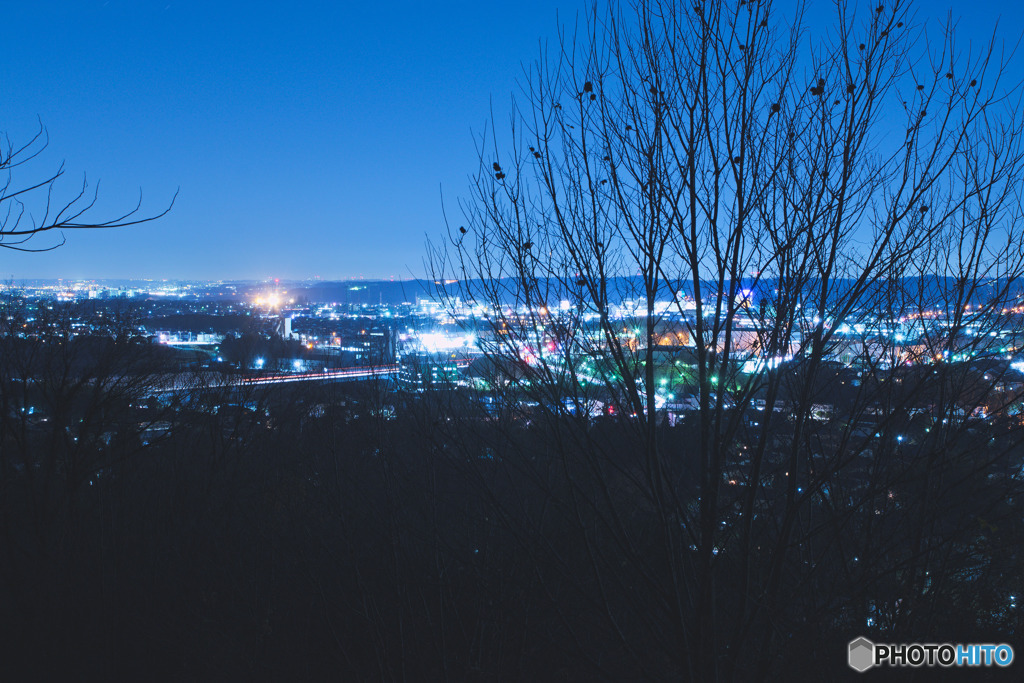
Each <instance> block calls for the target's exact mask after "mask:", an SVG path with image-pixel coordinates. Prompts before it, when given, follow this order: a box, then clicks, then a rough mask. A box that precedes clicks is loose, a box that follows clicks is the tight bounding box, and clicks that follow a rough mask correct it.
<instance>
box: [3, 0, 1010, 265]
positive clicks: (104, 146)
mask: <svg viewBox="0 0 1024 683" xmlns="http://www.w3.org/2000/svg"><path fill="white" fill-rule="evenodd" d="M811 4H812V6H815V5H816V6H815V7H813V9H814V12H815V13H816V14H821V13H823V12H827V9H828V7H830V6H831V3H826V2H816V0H811ZM585 5H586V3H585V2H583V1H581V0H566V1H564V2H562V1H560V2H543V1H539V0H519V1H518V2H514V3H513V2H481V1H477V2H464V1H458V2H433V3H428V2H383V3H379V4H374V3H365V2H359V3H355V2H346V1H344V0H337V1H335V2H301V1H300V2H292V3H269V2H247V3H242V2H215V1H208V2H179V1H176V0H161V1H160V2H150V1H148V0H106V1H104V0H79V1H77V2H45V1H40V2H19V3H8V6H6V7H5V8H4V23H5V31H4V36H3V40H0V87H2V89H3V97H2V98H0V131H4V132H6V133H7V135H8V136H9V137H10V138H11V141H12V142H13V143H15V144H17V143H18V142H20V141H24V140H26V139H27V138H28V137H30V136H31V135H32V134H33V132H34V130H35V128H36V127H37V126H38V119H42V122H43V124H44V125H45V126H46V128H47V131H48V134H49V140H50V145H49V148H48V149H47V150H46V152H45V153H44V154H43V155H42V157H41V158H40V159H38V160H37V161H35V162H33V165H32V166H30V167H28V168H25V169H23V170H19V174H20V175H19V176H16V178H17V177H21V178H23V179H25V180H31V179H38V178H39V177H41V176H42V174H43V173H46V172H47V171H52V170H54V169H56V168H57V167H58V166H59V165H60V164H61V162H62V161H63V162H64V163H65V168H66V176H65V178H64V180H63V185H62V187H63V190H64V195H65V196H66V195H67V193H69V192H72V191H73V190H75V189H76V187H77V184H78V183H80V181H81V178H82V175H83V174H87V176H88V179H89V182H90V184H93V183H95V182H96V181H97V180H101V183H100V188H99V189H100V202H99V205H98V207H97V208H98V212H97V214H96V215H97V216H106V217H110V216H112V215H113V214H114V213H115V212H117V211H118V210H121V209H128V208H131V207H132V206H134V204H135V202H136V201H137V199H138V192H139V188H140V187H141V189H142V191H143V210H144V211H147V212H150V213H153V212H159V211H160V210H162V209H163V208H164V207H166V204H167V203H168V202H169V201H170V199H171V197H172V196H173V195H174V193H175V191H176V190H178V189H179V188H180V194H179V197H178V200H177V203H176V204H175V206H174V208H173V210H172V212H171V213H170V214H169V215H168V216H166V217H164V218H162V219H160V220H159V221H157V222H154V223H150V224H146V225H143V226H138V227H134V228H129V229H121V230H110V231H102V232H101V231H80V232H73V233H68V234H67V244H66V245H64V246H63V247H61V248H60V249H57V250H55V251H52V252H48V253H44V254H24V253H17V252H11V251H9V250H0V277H2V278H5V279H6V278H9V277H13V278H15V279H16V280H20V279H25V278H35V277H46V278H50V277H66V278H104V277H108V278H189V279H261V278H267V277H280V278H295V279H304V278H312V277H317V276H319V277H321V278H324V279H341V278H348V277H359V276H363V277H367V278H387V277H409V276H410V274H415V275H420V274H422V272H423V265H422V261H423V255H424V253H425V247H424V243H425V239H426V235H428V234H430V235H438V234H440V233H441V232H442V231H443V229H444V226H443V217H442V212H441V199H440V192H441V189H442V188H443V190H444V195H445V199H446V204H447V205H448V207H449V210H451V209H452V207H453V205H454V199H455V198H456V197H457V196H458V195H460V194H465V193H466V188H467V185H468V176H469V175H470V174H471V173H472V172H473V171H475V169H476V163H477V162H476V152H475V146H474V137H473V134H474V131H481V130H482V129H483V128H484V126H485V124H486V122H487V120H488V117H489V115H490V111H491V107H492V102H493V107H494V111H495V113H496V114H497V116H498V118H499V122H500V121H504V120H506V119H507V111H508V102H509V97H510V94H511V93H512V92H513V91H514V90H515V88H516V79H517V78H518V77H520V75H521V74H522V65H523V64H524V63H526V62H529V61H531V60H532V59H534V58H535V57H536V56H537V54H538V49H539V41H541V40H549V41H553V40H554V38H555V37H556V36H557V30H556V28H557V21H556V19H557V18H560V19H561V20H562V21H563V22H565V21H570V22H571V21H573V20H574V18H575V16H576V14H577V12H579V11H580V10H581V9H582V8H583V7H584V6H585ZM949 9H952V11H953V13H954V14H955V15H957V16H961V17H962V27H961V28H962V30H963V31H964V35H965V36H966V37H968V38H971V39H974V40H980V39H984V38H986V37H987V35H988V34H989V33H990V32H991V29H992V27H993V25H994V22H995V21H996V19H997V18H999V17H1000V16H1002V24H1001V25H1002V29H1003V30H1001V31H1000V35H1001V36H1005V37H1006V38H1007V39H1010V40H1011V42H1012V41H1013V40H1016V38H1017V37H1018V36H1019V34H1020V31H1021V20H1022V19H1024V9H1022V8H1021V6H1020V5H1019V4H1018V3H1017V2H1009V1H1005V2H1003V1H996V0H974V1H968V0H935V1H934V2H929V3H924V2H921V3H918V11H919V12H920V14H921V16H922V17H924V16H927V17H929V18H941V17H942V16H944V14H945V12H946V11H947V10H949ZM824 16H825V17H826V18H827V13H826V14H825V15H824ZM1019 59H1021V60H1024V55H1022V56H1021V57H1020V58H1019ZM30 208H31V207H30ZM50 243H52V242H49V243H47V242H45V241H43V240H40V241H39V242H37V243H36V246H46V245H47V244H50Z"/></svg>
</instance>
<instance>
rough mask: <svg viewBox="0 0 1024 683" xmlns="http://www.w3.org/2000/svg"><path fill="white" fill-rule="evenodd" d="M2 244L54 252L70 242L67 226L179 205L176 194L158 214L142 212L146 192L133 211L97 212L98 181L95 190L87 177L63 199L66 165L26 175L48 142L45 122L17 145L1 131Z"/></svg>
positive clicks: (141, 218)
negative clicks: (40, 238)
mask: <svg viewBox="0 0 1024 683" xmlns="http://www.w3.org/2000/svg"><path fill="white" fill-rule="evenodd" d="M0 137H2V138H3V139H2V141H0V183H2V184H0V247H3V248H5V249H13V250H15V251H50V250H52V249H56V248H57V247H59V246H61V245H63V244H64V242H65V237H64V234H63V232H64V231H65V230H83V229H99V228H124V227H128V226H132V225H139V224H141V223H148V222H149V221H153V220H156V219H157V218H161V217H162V216H165V215H167V213H168V212H169V211H170V210H171V208H172V207H173V206H174V200H175V199H176V198H177V193H175V195H174V197H173V198H172V199H171V201H170V203H169V204H168V205H167V208H166V209H164V210H163V211H161V212H160V213H157V214H153V215H141V214H140V211H141V210H142V195H141V193H140V195H139V201H138V202H137V203H136V205H135V207H134V208H132V209H131V210H129V211H127V212H125V213H123V214H121V215H118V216H115V217H113V218H96V217H94V215H93V214H94V211H93V209H94V207H95V205H96V200H97V199H98V196H99V195H98V189H99V188H98V186H97V187H96V188H94V189H93V190H92V191H91V192H90V191H89V184H88V182H87V181H86V179H85V178H83V179H82V184H81V186H79V188H78V189H77V190H76V191H73V192H72V194H71V195H70V197H69V198H65V199H61V198H60V195H59V191H60V188H59V182H58V181H59V180H60V178H61V177H62V176H63V175H64V166H63V164H62V165H61V166H60V167H59V168H58V169H57V170H56V171H54V172H44V173H42V174H35V175H34V177H30V179H29V180H27V181H25V180H21V179H20V176H21V174H22V173H24V172H25V171H27V170H28V168H26V167H30V165H31V162H33V161H34V160H36V158H37V157H38V156H39V155H40V154H42V153H43V151H44V150H45V149H46V147H47V142H48V138H47V134H46V129H45V128H44V127H43V125H42V123H41V122H40V124H39V130H38V131H37V132H36V133H35V135H33V136H32V137H31V138H29V139H28V140H27V141H26V142H24V143H22V144H14V143H13V142H12V141H11V139H10V137H8V136H6V135H2V136H0ZM53 231H55V232H56V233H58V234H60V241H59V242H56V243H54V244H50V245H48V246H43V247H36V246H33V245H29V244H28V242H29V240H31V239H32V238H33V237H36V236H37V235H40V234H43V233H48V232H53Z"/></svg>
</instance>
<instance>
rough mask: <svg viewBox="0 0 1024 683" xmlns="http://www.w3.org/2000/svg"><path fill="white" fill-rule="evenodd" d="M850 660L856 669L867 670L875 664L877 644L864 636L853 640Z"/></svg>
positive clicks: (852, 667) (851, 665)
mask: <svg viewBox="0 0 1024 683" xmlns="http://www.w3.org/2000/svg"><path fill="white" fill-rule="evenodd" d="M848 661H849V664H850V668H851V669H853V670H854V671H860V672H864V671H867V670H868V669H870V668H871V667H872V666H874V665H875V644H874V643H872V642H871V641H870V640H868V639H867V638H865V637H863V636H861V637H860V638H857V639H856V640H851V641H850V648H849V660H848Z"/></svg>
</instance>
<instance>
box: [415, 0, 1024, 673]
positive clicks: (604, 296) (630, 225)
mask: <svg viewBox="0 0 1024 683" xmlns="http://www.w3.org/2000/svg"><path fill="white" fill-rule="evenodd" d="M934 35H935V34H934V33H926V32H925V27H924V25H923V24H918V23H917V21H916V16H915V15H914V14H913V13H912V12H911V10H910V6H909V3H907V2H899V1H898V2H894V3H887V4H885V5H883V6H881V7H880V8H879V11H864V10H863V8H859V7H855V6H853V5H850V4H848V3H845V2H839V3H837V5H836V10H835V23H834V25H833V26H832V27H831V28H830V29H828V30H824V31H823V30H822V29H820V28H818V27H810V26H806V25H805V24H804V23H803V16H802V13H801V12H800V11H799V10H797V11H794V13H793V15H792V16H782V13H781V11H780V10H779V9H778V8H776V7H775V4H774V3H772V2H739V3H725V2H717V1H711V2H698V3H677V2H671V1H669V0H666V1H661V0H650V1H642V2H637V3H635V4H634V5H631V9H630V10H620V9H619V8H618V7H617V6H615V5H612V7H611V8H610V9H609V10H608V11H607V12H602V11H598V10H595V11H594V12H593V13H592V14H591V16H590V18H589V21H588V22H587V23H586V26H585V27H584V28H582V29H580V30H579V31H577V33H575V34H565V35H563V37H562V39H561V41H560V44H559V46H558V48H557V50H556V51H555V53H554V55H553V56H550V55H548V54H546V53H545V54H542V56H541V58H540V59H539V60H538V61H537V62H536V63H535V64H534V65H533V67H532V68H531V69H530V70H529V71H528V74H527V78H526V81H525V83H524V84H523V97H522V98H521V99H518V100H516V101H515V103H514V115H513V117H512V123H511V126H510V131H509V135H508V136H507V139H508V143H507V144H500V143H499V142H498V140H499V136H498V134H497V131H496V129H494V128H492V129H491V136H490V137H489V139H483V140H481V144H480V171H479V173H478V174H477V175H476V177H475V180H474V182H473V184H472V186H471V194H470V196H469V197H468V198H467V199H465V200H464V201H463V202H462V204H461V208H462V212H463V214H464V227H465V229H461V228H460V229H459V230H458V231H457V232H456V231H455V230H452V231H450V234H449V236H448V239H447V241H445V242H442V243H441V244H435V245H432V248H431V256H430V265H431V268H432V271H433V272H432V275H433V279H434V280H435V281H436V282H438V283H442V284H439V285H438V291H439V294H440V296H442V297H444V298H445V300H446V301H448V302H449V304H450V305H451V306H452V308H453V309H456V308H458V309H459V310H460V312H461V311H465V310H475V311H477V312H478V313H477V315H476V316H475V317H474V318H473V319H471V322H470V324H471V325H474V326H476V327H478V328H479V329H481V330H482V331H483V332H482V333H481V344H482V347H483V350H484V353H485V354H486V355H487V356H489V357H490V358H491V359H492V360H493V361H495V362H494V363H493V367H495V368H503V367H505V368H507V367H515V368H517V372H515V373H508V374H507V376H506V377H504V378H502V379H501V380H500V381H496V382H494V383H493V392H494V393H496V394H502V393H504V394H507V395H508V396H507V398H506V399H504V401H503V403H504V404H506V405H509V404H510V405H519V406H522V412H523V414H524V416H525V417H524V419H527V420H528V421H529V422H530V424H531V430H532V432H533V435H534V437H535V438H540V437H543V439H542V441H543V443H544V444H545V446H544V447H543V448H542V449H541V451H542V452H543V454H544V457H545V458H547V459H549V460H545V461H544V462H538V458H539V457H540V456H539V455H531V456H530V457H527V456H526V454H525V453H523V452H513V453H510V454H508V455H507V456H506V457H504V458H502V459H501V461H500V463H499V465H498V466H499V467H503V468H507V469H509V470H513V469H515V470H518V471H520V472H528V473H529V476H524V479H523V481H522V483H523V486H524V491H525V490H530V489H531V488H532V490H533V492H534V493H535V494H536V495H542V494H543V495H547V496H549V497H550V500H551V501H552V505H553V506H555V507H556V508H557V509H558V510H559V514H560V515H562V516H563V522H562V524H564V525H565V526H564V528H562V529H561V530H560V531H558V532H557V533H561V534H564V536H559V537H558V540H556V537H555V536H553V535H552V534H554V533H556V532H555V530H554V529H550V528H546V527H545V524H544V523H542V522H541V520H540V519H537V520H534V521H533V522H532V523H536V524H537V525H538V526H536V527H535V528H534V529H533V531H534V532H535V533H532V534H530V533H526V532H525V531H524V529H523V528H522V527H519V528H517V529H516V531H518V532H521V534H520V535H519V538H520V539H521V542H522V544H523V545H522V547H523V550H524V552H529V553H531V554H532V555H533V556H534V557H535V558H536V561H537V563H538V566H543V567H545V568H547V570H550V572H551V573H550V574H548V576H546V577H545V578H544V582H545V583H546V584H547V585H548V586H549V587H550V586H555V585H557V586H559V590H560V591H561V596H562V598H553V602H552V605H553V607H554V608H555V609H562V610H564V611H567V612H573V610H572V609H568V608H566V605H567V604H569V603H570V602H572V598H570V597H569V596H573V595H574V596H576V598H577V599H578V601H579V603H578V604H579V605H589V607H588V609H589V610H591V611H589V612H587V614H588V618H585V619H580V618H579V613H575V614H574V616H572V617H570V618H567V628H570V627H571V628H576V629H578V631H577V632H575V633H573V636H572V638H571V639H570V641H571V642H574V643H575V644H576V649H577V651H578V653H579V654H580V655H582V656H583V657H584V658H585V659H589V660H590V661H592V662H594V663H596V662H597V661H601V662H603V663H604V664H607V663H608V662H610V661H613V660H615V658H616V657H619V658H620V659H619V661H618V665H619V666H621V667H622V668H621V669H620V671H621V672H622V673H623V674H625V672H628V671H643V672H645V674H646V675H648V676H649V677H652V678H659V679H660V678H665V677H678V676H683V677H686V678H689V679H692V680H718V679H728V680H731V679H737V678H739V679H748V678H752V677H756V678H764V677H766V676H769V675H771V674H773V673H774V674H777V673H778V672H779V671H780V668H781V669H784V668H785V667H787V666H789V665H790V663H791V662H790V661H787V660H786V659H785V656H786V653H787V652H792V650H791V649H789V650H788V649H787V648H791V647H792V645H793V644H794V643H798V642H799V643H801V645H802V646H803V647H804V649H802V650H801V652H807V651H813V652H825V651H826V650H825V648H828V647H834V646H836V645H837V644H842V643H845V642H846V641H847V640H849V639H852V638H853V637H855V636H856V635H857V634H860V633H863V632H877V631H881V632H882V633H884V634H885V635H884V636H882V637H888V638H892V637H895V635H897V634H898V635H904V636H905V635H908V634H913V635H917V636H920V637H925V636H926V635H927V629H928V627H929V626H932V625H934V624H936V623H937V619H938V616H939V614H940V613H941V608H940V605H942V604H943V600H944V599H947V598H948V599H952V597H951V596H953V595H954V594H960V593H958V592H962V591H966V590H968V589H967V586H969V585H971V583H970V582H971V581H972V580H974V579H973V578H965V577H975V578H976V577H977V576H980V575H981V573H982V570H981V569H979V568H978V567H980V566H982V565H984V563H985V562H996V553H995V552H992V553H988V554H985V555H984V558H985V559H983V557H982V555H981V554H980V553H979V551H978V550H977V548H978V543H979V542H980V539H981V538H982V537H983V536H984V533H983V532H982V530H980V529H979V527H978V525H977V523H976V522H975V523H974V524H971V523H969V522H967V521H965V520H966V519H968V518H969V516H970V515H971V514H972V513H975V514H977V515H978V516H980V517H982V518H985V519H987V517H986V516H985V514H986V513H982V512H981V510H982V509H985V510H988V511H989V512H988V513H987V514H1000V515H1001V519H1009V517H1006V516H1005V515H1003V513H1005V512H1007V510H1008V508H1007V507H1006V505H1007V502H1008V501H1012V500H1013V498H1012V495H1011V494H1012V491H1010V489H1012V490H1013V491H1016V490H1017V489H1018V488H1019V485H1020V479H1019V477H1012V478H1010V479H1009V480H1004V483H1005V486H1003V487H995V486H988V485H986V482H989V481H991V480H992V479H991V477H993V476H994V475H995V473H996V471H998V470H999V469H1000V468H1003V467H1006V466H1008V465H1010V466H1011V467H1012V464H1011V463H1019V460H1020V457H1021V454H1020V449H1019V447H1018V445H1017V440H1016V439H1017V438H1018V437H1017V436H1016V435H1017V433H1018V427H1019V420H1016V419H1013V418H1012V417H1011V413H1012V412H1013V411H1012V405H1013V403H1014V401H1015V400H1016V397H1015V395H1013V394H1012V393H1010V392H1007V391H1005V390H1003V389H1001V388H1000V387H1001V386H1002V385H1001V384H1000V382H1005V380H1006V378H1007V377H1008V376H1011V375H1014V374H1015V371H1014V370H1012V369H1011V368H1010V366H1009V359H1010V358H1009V357H1010V356H1011V355H1012V352H1013V350H1014V349H1015V348H1016V344H1017V342H1016V340H1018V339H1019V338H1020V336H1019V333H1020V322H1021V317H1020V313H1021V309H1020V304H1021V300H1020V292H1021V289H1020V284H1021V276H1022V275H1024V234H1022V227H1024V226H1022V223H1021V220H1020V219H1021V215H1020V201H1019V200H1020V193H1021V188H1022V178H1024V176H1022V171H1024V154H1022V151H1024V150H1022V147H1021V137H1020V135H1021V132H1022V130H1021V125H1022V120H1021V115H1020V109H1019V107H1018V106H1017V100H1016V99H1015V98H1016V97H1018V96H1019V91H1018V90H1015V89H1014V87H1013V86H1014V84H1010V85H1007V84H1005V83H1004V81H1005V79H1006V66H1007V62H1006V60H1005V58H1003V59H1002V61H1001V60H1000V58H999V57H998V53H997V51H996V50H995V42H994V40H993V42H992V43H991V44H990V45H989V46H987V49H986V50H983V51H982V52H981V53H980V54H979V53H976V52H974V53H972V52H969V51H965V50H964V49H963V48H962V46H961V45H960V43H959V42H958V41H957V40H956V32H955V30H954V26H953V24H952V23H947V24H946V25H944V26H943V27H941V30H940V31H939V32H938V35H939V38H938V40H935V39H934V38H933V37H932V36H934ZM479 311H483V313H482V314H481V313H479ZM666 325H668V326H673V325H674V326H676V327H678V328H679V331H678V334H677V335H676V339H677V340H681V339H687V340H689V341H688V342H682V343H680V342H679V341H675V342H673V341H671V340H669V342H668V343H665V342H664V341H663V340H664V338H665V335H664V328H665V326H666ZM671 347H682V348H680V349H679V350H680V351H685V352H686V353H685V356H686V357H685V358H683V357H682V356H681V355H680V356H679V357H677V358H675V359H674V360H671V363H678V364H679V367H680V368H682V369H684V370H685V373H683V372H682V371H681V370H676V371H675V373H676V374H673V372H672V371H670V368H669V367H667V366H668V364H669V363H668V362H667V361H666V358H667V357H668V356H667V355H666V350H667V348H671ZM509 361H511V363H510V362H509ZM985 368H989V369H990V371H986V370H985ZM684 374H686V375H688V376H690V377H692V380H691V382H692V383H687V384H685V385H684V384H683V383H681V382H680V383H679V386H680V387H682V386H687V385H688V386H689V387H690V388H691V389H692V390H694V393H695V396H694V397H693V399H692V408H693V409H692V410H690V411H683V412H684V413H685V414H684V415H683V416H682V421H681V423H680V425H679V426H677V427H675V428H668V427H667V426H666V425H665V424H664V423H665V422H666V421H667V419H668V412H669V411H668V409H667V408H662V406H663V405H666V404H668V403H671V402H673V401H676V400H677V399H678V398H679V397H677V396H675V395H674V393H675V392H674V391H673V388H674V384H675V383H676V380H674V379H673V377H681V376H683V375H684ZM669 382H672V383H673V384H669ZM663 383H664V384H663ZM987 401H994V402H995V405H994V406H993V407H991V408H986V407H984V406H985V405H986V403H985V402H987ZM594 405H601V406H604V407H605V412H606V413H611V414H612V417H605V418H595V417H593V415H595V411H594V410H593V408H592V407H593V406H594ZM527 414H528V415H527ZM983 416H984V417H983ZM531 444H532V447H533V448H538V446H537V443H536V441H531ZM983 444H984V445H983ZM552 468H553V469H552ZM510 476H511V475H510ZM522 495H527V494H525V493H524V494H522ZM509 504H510V501H508V500H503V499H502V498H501V497H500V496H495V506H496V508H498V513H499V514H502V513H503V514H505V515H506V519H509V520H512V519H515V520H516V521H515V524H517V525H519V524H524V523H526V521H528V520H526V521H524V518H523V517H522V516H513V515H511V513H510V512H509V509H508V508H507V507H506V506H507V505H509ZM1010 507H1012V505H1011V506H1010ZM996 510H1001V511H1002V512H1000V513H996V512H995V511H996ZM510 523H511V522H510ZM538 539H540V540H538ZM1003 547H1004V548H1005V546H1003ZM972 563H974V564H977V567H974V564H972ZM978 563H980V564H978ZM972 567H974V568H972ZM537 571H538V573H540V572H541V571H542V570H540V569H538V570H537ZM562 599H564V602H563V601H562ZM580 609H582V608H580ZM964 614H966V612H965V613H963V614H961V617H962V616H963V615H964ZM972 614H973V616H972V618H973V617H977V616H978V615H977V613H972ZM590 617H592V618H590ZM946 623H947V624H948V622H946ZM1009 623H1011V622H1010V621H1006V622H1003V627H1004V628H1006V629H1007V631H1005V632H1004V634H1007V633H1011V632H1012V630H1010V629H1009V627H1008V626H1007V624H1009ZM931 637H934V636H931ZM588 640H589V641H590V642H588ZM595 642H598V643H601V646H600V647H598V646H595V645H594V643H595ZM609 642H617V643H618V647H617V649H616V650H614V651H612V650H609V649H607V644H608V643H609ZM836 651H837V652H841V650H840V649H839V648H838V647H837V649H836ZM791 656H795V655H791ZM820 661H824V662H825V664H824V666H829V664H828V662H827V659H826V658H822V659H821V660H820ZM835 662H838V663H839V664H843V662H842V660H841V659H840V658H839V656H838V655H837V656H836V658H835V660H834V661H833V663H832V664H833V665H835ZM604 664H602V665H604ZM611 675H612V676H613V677H614V675H615V674H611Z"/></svg>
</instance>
